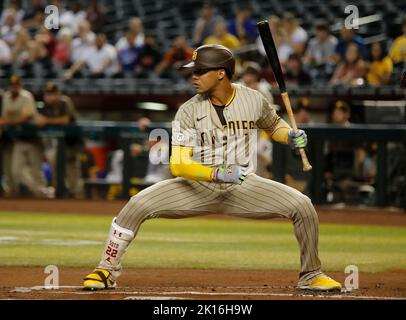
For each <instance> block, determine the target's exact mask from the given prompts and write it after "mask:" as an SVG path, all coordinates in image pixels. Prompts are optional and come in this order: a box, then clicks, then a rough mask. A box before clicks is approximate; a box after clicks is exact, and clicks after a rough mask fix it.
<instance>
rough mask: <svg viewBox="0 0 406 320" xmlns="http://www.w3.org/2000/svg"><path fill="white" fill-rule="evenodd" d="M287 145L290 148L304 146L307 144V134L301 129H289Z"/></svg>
mask: <svg viewBox="0 0 406 320" xmlns="http://www.w3.org/2000/svg"><path fill="white" fill-rule="evenodd" d="M288 140H289V145H290V147H291V148H292V149H297V148H304V147H306V145H307V135H306V133H305V132H304V131H303V130H300V129H299V130H297V132H295V130H293V129H290V130H289V134H288Z"/></svg>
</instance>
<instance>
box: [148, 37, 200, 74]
mask: <svg viewBox="0 0 406 320" xmlns="http://www.w3.org/2000/svg"><path fill="white" fill-rule="evenodd" d="M192 56H193V49H192V48H190V47H189V46H188V44H187V42H186V39H185V37H184V36H177V37H176V38H175V39H174V40H173V45H172V48H170V49H169V50H167V51H166V52H165V55H164V58H163V60H162V61H161V62H160V63H159V64H158V65H157V67H156V68H155V73H156V74H157V75H158V76H161V77H163V78H172V79H177V78H179V73H178V72H177V71H178V68H179V67H180V66H182V65H184V64H185V63H186V62H187V61H190V60H191V59H192Z"/></svg>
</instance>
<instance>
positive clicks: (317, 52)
mask: <svg viewBox="0 0 406 320" xmlns="http://www.w3.org/2000/svg"><path fill="white" fill-rule="evenodd" d="M337 42H338V40H337V38H336V37H334V36H333V35H332V34H331V33H330V27H329V25H328V23H327V21H324V20H320V21H318V22H317V23H316V24H315V37H314V38H311V39H310V40H309V44H308V46H307V49H306V55H305V57H304V58H303V62H304V63H305V64H310V65H316V66H321V65H325V64H327V63H333V54H334V50H335V47H336V45H337Z"/></svg>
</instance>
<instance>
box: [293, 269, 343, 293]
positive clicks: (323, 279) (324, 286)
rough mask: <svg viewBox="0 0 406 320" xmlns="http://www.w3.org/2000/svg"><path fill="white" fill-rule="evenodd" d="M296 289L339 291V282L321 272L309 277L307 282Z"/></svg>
mask: <svg viewBox="0 0 406 320" xmlns="http://www.w3.org/2000/svg"><path fill="white" fill-rule="evenodd" d="M298 289H301V290H311V291H341V284H340V283H339V282H337V281H335V280H333V279H331V278H330V277H328V276H326V275H325V274H324V273H322V274H320V275H318V276H316V277H314V278H313V279H310V281H309V282H308V283H306V284H303V285H299V286H298Z"/></svg>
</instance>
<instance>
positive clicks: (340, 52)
mask: <svg viewBox="0 0 406 320" xmlns="http://www.w3.org/2000/svg"><path fill="white" fill-rule="evenodd" d="M352 42H353V43H355V44H356V45H357V46H358V50H359V53H360V55H361V56H362V58H364V59H368V48H367V46H366V45H365V43H364V39H363V38H362V37H361V36H359V35H357V34H356V33H355V31H354V29H352V28H351V29H347V28H346V27H345V26H343V27H342V29H341V32H340V39H339V40H338V43H337V45H336V48H335V55H334V60H335V61H336V62H339V61H341V60H343V59H344V57H345V52H346V51H347V46H348V44H350V43H352Z"/></svg>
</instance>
